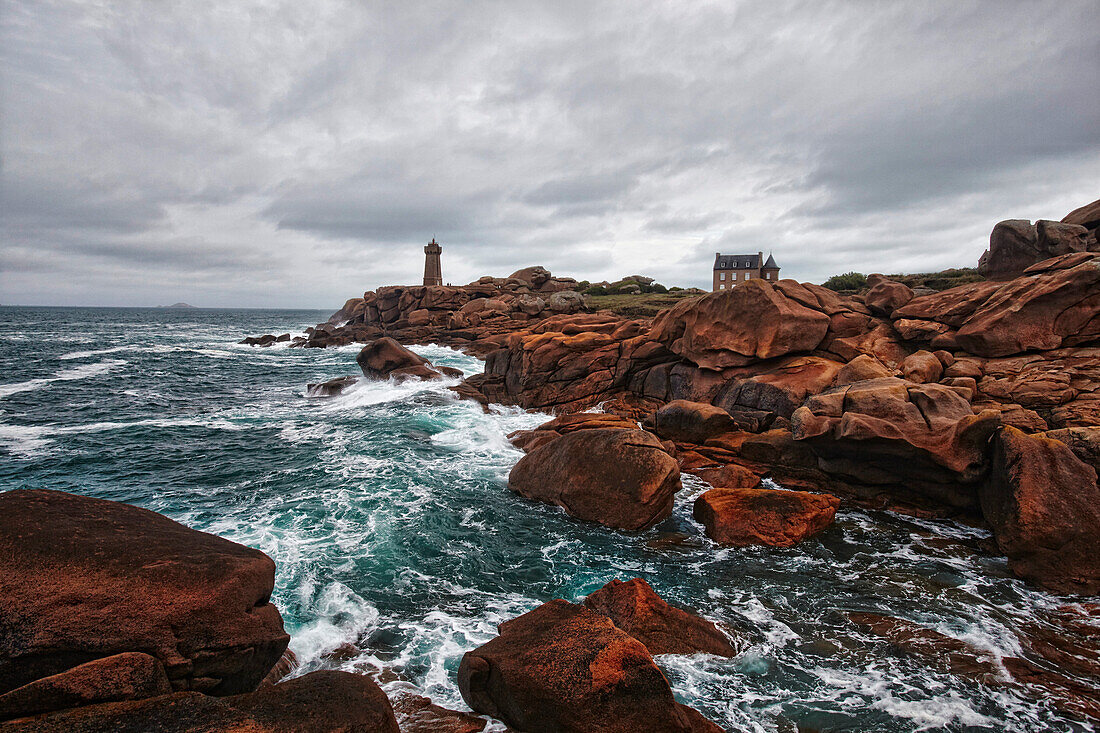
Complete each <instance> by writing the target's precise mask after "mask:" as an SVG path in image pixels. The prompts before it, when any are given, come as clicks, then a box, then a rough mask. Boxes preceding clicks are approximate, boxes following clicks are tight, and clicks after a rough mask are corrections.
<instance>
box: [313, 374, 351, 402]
mask: <svg viewBox="0 0 1100 733" xmlns="http://www.w3.org/2000/svg"><path fill="white" fill-rule="evenodd" d="M358 382H359V378H358V377H352V376H347V377H336V378H335V379H330V380H328V381H327V382H320V383H317V384H307V385H306V396H308V397H336V396H338V395H341V394H343V393H344V391H345V390H347V389H349V388H351V387H352V386H353V385H355V384H356V383H358Z"/></svg>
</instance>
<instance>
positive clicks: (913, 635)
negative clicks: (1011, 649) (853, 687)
mask: <svg viewBox="0 0 1100 733" xmlns="http://www.w3.org/2000/svg"><path fill="white" fill-rule="evenodd" d="M848 618H849V619H851V621H852V623H854V624H856V625H857V626H860V627H862V628H863V629H865V630H866V631H869V632H871V633H872V634H874V635H875V636H878V637H881V638H882V639H884V640H886V641H888V642H890V643H891V644H893V645H894V646H895V647H897V648H898V649H900V650H901V651H904V652H906V653H909V654H915V655H917V656H920V657H924V658H925V659H926V660H928V661H931V662H933V663H935V664H937V665H938V666H940V667H941V668H942V669H943V670H944V671H945V672H950V673H951V674H956V675H962V676H964V677H967V678H970V679H975V680H977V681H979V682H983V683H985V684H991V683H993V684H996V683H998V682H1000V683H1003V682H1004V681H1005V680H1004V676H1003V674H1002V673H1001V671H1000V669H999V667H998V666H997V660H996V658H994V657H993V655H992V654H990V653H988V652H983V651H981V650H979V649H976V648H974V647H972V646H971V645H969V644H967V643H966V642H964V641H961V640H959V639H956V638H954V637H951V636H947V635H946V634H941V633H940V632H938V631H935V630H933V629H929V628H927V627H924V626H921V625H920V624H915V623H913V622H911V621H906V620H905V619H900V618H894V617H892V616H883V615H881V614H878V613H870V612H851V613H849V614H848Z"/></svg>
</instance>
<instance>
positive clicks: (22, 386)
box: [0, 359, 127, 398]
mask: <svg viewBox="0 0 1100 733" xmlns="http://www.w3.org/2000/svg"><path fill="white" fill-rule="evenodd" d="M126 363H127V362H126V361H125V360H124V359H107V360H106V361H100V362H95V363H94V364H81V365H80V366H76V367H72V368H70V369H62V370H61V371H59V372H57V373H56V374H54V375H53V376H52V377H39V378H37V379H28V380H27V381H25V382H16V383H14V384H0V398H4V397H8V396H10V395H13V394H17V393H19V392H30V391H33V390H36V389H42V388H43V387H48V386H49V385H51V384H53V383H54V382H71V381H74V380H77V379H88V378H90V377H97V376H99V375H101V374H106V373H108V372H111V371H114V370H115V369H117V368H118V367H120V366H123V365H125V364H126Z"/></svg>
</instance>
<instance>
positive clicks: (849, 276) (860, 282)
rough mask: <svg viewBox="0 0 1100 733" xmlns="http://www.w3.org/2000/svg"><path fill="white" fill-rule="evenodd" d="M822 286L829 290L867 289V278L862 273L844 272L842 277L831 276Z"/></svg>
mask: <svg viewBox="0 0 1100 733" xmlns="http://www.w3.org/2000/svg"><path fill="white" fill-rule="evenodd" d="M822 285H824V286H825V287H827V288H828V289H829V290H837V291H839V290H862V289H863V288H865V287H867V276H866V275H864V274H863V273H862V272H846V273H844V274H843V275H833V276H832V277H831V278H829V279H828V280H826V281H825V282H824V283H822Z"/></svg>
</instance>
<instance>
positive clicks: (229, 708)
mask: <svg viewBox="0 0 1100 733" xmlns="http://www.w3.org/2000/svg"><path fill="white" fill-rule="evenodd" d="M0 729H2V730H3V731H4V733H32V732H33V733H102V731H111V732H112V733H146V732H147V731H158V733H194V732H195V731H240V733H245V731H247V733H345V732H347V731H370V732H371V733H400V732H399V730H398V727H397V721H396V719H395V718H394V714H393V709H392V708H391V707H390V703H389V700H387V699H386V695H385V693H383V692H382V690H381V689H380V688H379V687H378V685H377V684H375V683H374V681H373V680H371V679H370V678H369V677H365V676H363V675H358V674H351V673H349V672H335V671H321V672H311V673H310V674H307V675H304V676H302V677H298V678H295V679H292V680H288V681H286V682H282V683H280V684H278V685H271V686H267V687H263V688H261V689H260V690H257V691H256V692H250V693H244V694H240V695H231V696H229V697H211V696H209V695H202V694H199V693H197V692H177V693H174V694H171V695H162V696H160V697H152V698H148V699H144V700H135V701H129V702H117V703H111V704H103V705H89V706H86V707H79V708H75V709H70V710H64V711H59V712H55V713H51V714H48V715H42V716H39V717H36V718H22V719H19V720H14V721H11V722H9V723H6V724H0Z"/></svg>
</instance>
